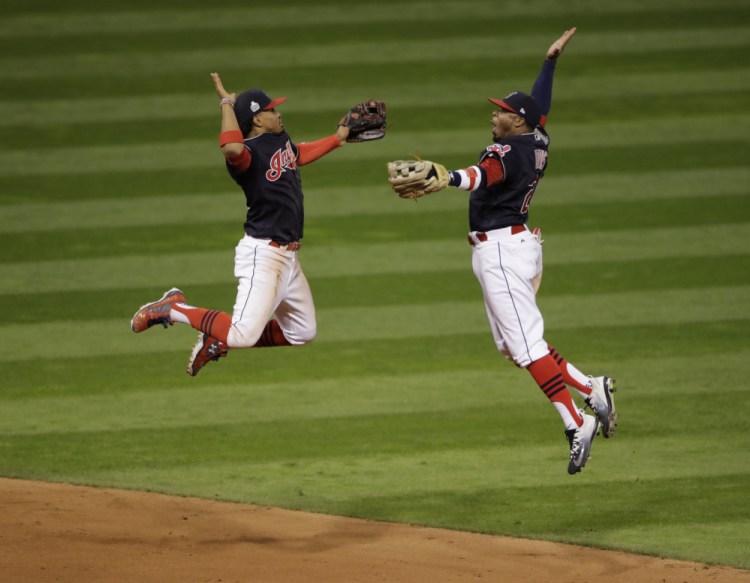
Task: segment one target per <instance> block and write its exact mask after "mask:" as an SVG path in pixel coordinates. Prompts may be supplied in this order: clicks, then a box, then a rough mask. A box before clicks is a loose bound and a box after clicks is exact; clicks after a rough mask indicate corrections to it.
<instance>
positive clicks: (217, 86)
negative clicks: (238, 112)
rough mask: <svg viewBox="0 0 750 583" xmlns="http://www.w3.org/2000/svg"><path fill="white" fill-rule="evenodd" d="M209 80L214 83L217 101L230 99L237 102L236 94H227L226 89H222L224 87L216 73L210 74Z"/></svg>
mask: <svg viewBox="0 0 750 583" xmlns="http://www.w3.org/2000/svg"><path fill="white" fill-rule="evenodd" d="M211 80H212V81H213V82H214V88H215V89H216V95H218V96H219V99H231V100H232V101H236V100H237V94H236V93H229V91H227V90H226V89H224V85H223V84H222V82H221V77H219V74H218V73H211Z"/></svg>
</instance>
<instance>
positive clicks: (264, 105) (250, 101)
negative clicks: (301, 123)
mask: <svg viewBox="0 0 750 583" xmlns="http://www.w3.org/2000/svg"><path fill="white" fill-rule="evenodd" d="M285 101H286V97H277V98H276V99H271V98H270V97H269V96H268V95H266V93H265V91H261V90H260V89H248V90H247V91H243V92H242V93H240V94H239V96H238V97H237V101H235V103H234V114H235V115H236V116H237V122H238V123H239V124H240V127H241V128H244V127H245V126H247V125H249V124H250V122H251V121H252V119H253V118H254V117H255V116H256V115H258V114H259V113H260V112H261V111H268V110H269V109H273V108H274V107H276V106H277V105H281V104H282V103H284V102H285Z"/></svg>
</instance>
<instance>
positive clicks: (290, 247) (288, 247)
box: [268, 241, 302, 251]
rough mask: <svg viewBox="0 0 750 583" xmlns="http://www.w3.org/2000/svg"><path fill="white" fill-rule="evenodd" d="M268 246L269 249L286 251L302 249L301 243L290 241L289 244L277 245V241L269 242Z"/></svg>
mask: <svg viewBox="0 0 750 583" xmlns="http://www.w3.org/2000/svg"><path fill="white" fill-rule="evenodd" d="M268 244H269V245H270V246H271V247H276V248H277V249H280V248H282V247H283V248H285V249H286V250H287V251H299V248H300V247H302V243H300V242H299V241H292V242H291V243H279V242H278V241H269V242H268Z"/></svg>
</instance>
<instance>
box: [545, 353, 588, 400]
mask: <svg viewBox="0 0 750 583" xmlns="http://www.w3.org/2000/svg"><path fill="white" fill-rule="evenodd" d="M547 347H548V348H549V353H550V356H552V358H554V359H555V362H556V363H557V366H559V367H560V372H561V373H562V376H563V380H564V381H565V384H567V385H570V386H571V387H573V388H574V389H575V390H576V391H578V392H579V393H581V394H582V395H583V396H584V397H588V396H589V395H590V394H591V387H590V386H589V384H588V383H589V379H588V378H587V377H586V375H585V374H583V373H582V372H581V371H580V370H578V369H577V368H576V367H574V366H573V365H572V364H570V363H569V362H568V361H567V360H565V359H564V358H563V357H562V356H560V353H559V352H557V350H555V348H554V347H553V346H549V345H547ZM574 375H575V376H574Z"/></svg>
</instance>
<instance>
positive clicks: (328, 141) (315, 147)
mask: <svg viewBox="0 0 750 583" xmlns="http://www.w3.org/2000/svg"><path fill="white" fill-rule="evenodd" d="M340 145H341V144H340V143H339V139H338V138H337V137H336V134H334V135H332V136H328V137H327V138H323V139H322V140H317V141H315V142H302V143H299V144H297V150H299V157H298V158H297V164H298V165H299V166H304V165H305V164H309V163H310V162H315V160H317V159H318V158H321V157H323V156H325V155H326V154H328V152H332V151H333V150H335V149H336V148H338V147H339V146H340Z"/></svg>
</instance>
